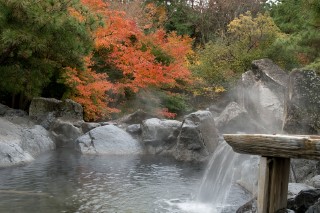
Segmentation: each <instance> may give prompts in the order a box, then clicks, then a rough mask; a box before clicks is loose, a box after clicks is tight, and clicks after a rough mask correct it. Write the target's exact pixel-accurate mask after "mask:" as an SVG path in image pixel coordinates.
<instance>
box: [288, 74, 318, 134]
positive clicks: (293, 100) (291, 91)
mask: <svg viewBox="0 0 320 213" xmlns="http://www.w3.org/2000/svg"><path fill="white" fill-rule="evenodd" d="M285 103H286V104H285V120H284V125H283V130H285V131H286V132H287V133H290V134H316V135H317V134H320V76H317V74H316V73H315V72H314V71H311V70H303V69H295V70H293V71H292V72H291V73H290V76H289V83H288V89H287V91H286V101H285Z"/></svg>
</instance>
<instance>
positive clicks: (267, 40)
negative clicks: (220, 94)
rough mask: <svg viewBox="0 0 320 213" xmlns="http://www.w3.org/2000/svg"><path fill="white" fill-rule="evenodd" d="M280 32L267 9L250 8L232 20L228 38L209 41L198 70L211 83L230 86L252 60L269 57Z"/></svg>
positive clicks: (217, 85)
mask: <svg viewBox="0 0 320 213" xmlns="http://www.w3.org/2000/svg"><path fill="white" fill-rule="evenodd" d="M280 36H282V34H281V32H280V30H279V29H278V27H277V26H276V25H275V23H274V22H273V20H272V18H271V17H270V16H269V15H268V14H267V13H265V14H261V13H258V14H257V16H256V17H254V16H252V14H251V13H250V12H247V13H245V14H242V15H240V16H239V17H238V18H235V19H234V20H233V21H231V22H230V23H229V24H228V30H227V34H226V36H225V37H224V38H222V39H220V40H217V41H215V42H210V43H208V44H207V45H206V46H205V48H204V49H203V50H201V51H200V58H199V60H198V61H197V62H196V63H195V65H194V66H193V70H194V73H195V74H196V75H197V76H199V77H201V78H204V79H206V80H207V82H208V83H209V84H210V85H214V86H215V87H218V88H219V86H224V87H226V86H228V84H229V83H230V82H232V81H233V80H234V79H236V78H237V77H238V76H239V74H241V73H243V72H244V71H246V69H248V68H249V67H250V64H251V61H252V60H255V59H260V58H264V57H267V56H268V51H267V49H268V48H269V47H270V46H271V45H272V44H273V42H274V41H275V40H276V38H278V37H280Z"/></svg>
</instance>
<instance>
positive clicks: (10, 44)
mask: <svg viewBox="0 0 320 213" xmlns="http://www.w3.org/2000/svg"><path fill="white" fill-rule="evenodd" d="M71 12H74V13H75V12H76V13H77V14H79V15H81V17H77V16H75V15H72V14H71ZM95 23H96V21H95V18H94V17H93V16H90V15H89V13H88V11H87V10H86V8H84V7H82V5H81V4H80V3H79V1H78V0H71V1H70V0H42V1H38V0H23V1H21V0H10V1H9V0H0V73H1V81H0V92H1V93H2V94H7V96H6V97H9V96H12V97H13V101H15V97H16V96H19V97H20V103H18V104H17V103H16V104H14V103H12V105H13V106H15V107H17V106H19V107H22V108H23V107H26V103H27V102H28V100H30V99H31V98H32V97H34V96H38V95H41V93H42V92H43V88H44V87H45V86H46V85H48V84H49V83H50V81H51V80H52V77H55V78H59V74H60V73H61V70H62V69H64V68H65V67H72V68H81V67H82V66H83V57H84V56H85V55H86V54H88V53H89V51H90V49H91V46H92V39H91V36H90V28H91V27H94V25H95ZM0 98H1V97H0ZM2 98H3V97H2ZM2 101H3V100H2Z"/></svg>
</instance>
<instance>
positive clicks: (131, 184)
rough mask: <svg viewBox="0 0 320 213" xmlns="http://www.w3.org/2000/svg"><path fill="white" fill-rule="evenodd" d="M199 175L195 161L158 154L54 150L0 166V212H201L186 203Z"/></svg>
mask: <svg viewBox="0 0 320 213" xmlns="http://www.w3.org/2000/svg"><path fill="white" fill-rule="evenodd" d="M202 175H203V167H201V166H199V165H198V164H188V163H179V162H176V161H174V160H171V159H168V158H165V157H159V156H83V155H78V154H74V153H70V152H66V151H56V152H52V153H47V154H45V155H43V156H41V157H39V158H38V159H37V160H36V161H34V162H33V163H31V164H28V165H26V166H22V167H16V168H7V169H2V170H0V180H1V181H0V212H23V213H29V212H32V213H34V212H46V213H50V212H55V213H56V212H117V213H121V212H125V213H130V212H138V213H143V212H161V213H162V212H192V211H190V210H192V208H194V209H197V210H201V208H204V211H202V212H207V211H206V210H207V209H206V207H205V206H201V204H193V203H192V202H189V201H190V200H192V199H193V198H194V196H195V193H197V190H198V188H199V185H200V182H201V176H202ZM188 205H189V206H188ZM196 212H200V211H196Z"/></svg>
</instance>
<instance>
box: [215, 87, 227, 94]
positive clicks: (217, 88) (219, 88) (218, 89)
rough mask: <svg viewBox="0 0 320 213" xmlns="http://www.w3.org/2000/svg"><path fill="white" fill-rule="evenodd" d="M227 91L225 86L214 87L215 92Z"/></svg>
mask: <svg viewBox="0 0 320 213" xmlns="http://www.w3.org/2000/svg"><path fill="white" fill-rule="evenodd" d="M225 91H226V89H225V88H224V87H223V86H216V87H215V88H214V92H215V93H222V92H225Z"/></svg>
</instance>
